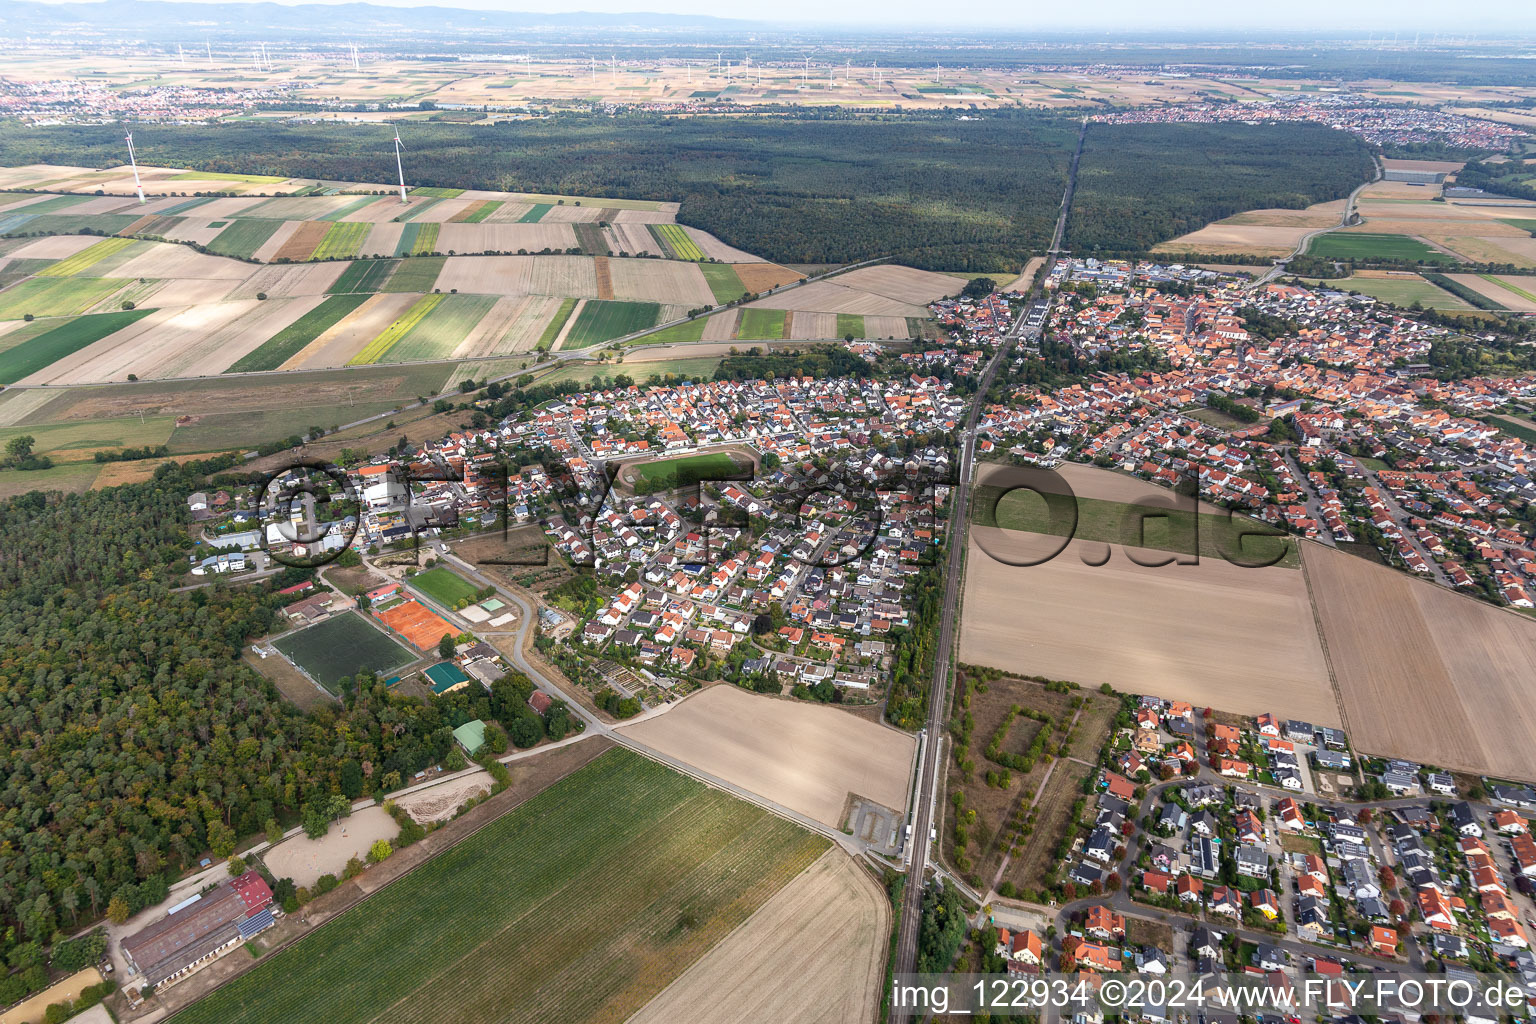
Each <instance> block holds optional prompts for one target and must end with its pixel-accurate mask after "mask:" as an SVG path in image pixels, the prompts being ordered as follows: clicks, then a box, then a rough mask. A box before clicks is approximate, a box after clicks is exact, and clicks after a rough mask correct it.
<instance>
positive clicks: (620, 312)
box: [562, 299, 661, 349]
mask: <svg viewBox="0 0 1536 1024" xmlns="http://www.w3.org/2000/svg"><path fill="white" fill-rule="evenodd" d="M660 315H661V304H660V303H657V302H624V301H619V300H614V299H588V300H587V303H586V305H584V306H582V307H581V312H580V313H578V314H577V316H576V322H575V323H574V324H572V325H571V332H570V333H569V334H567V335H566V336H565V344H564V345H563V346H562V349H573V348H586V347H587V346H588V345H599V344H602V343H603V342H605V341H609V340H611V339H613V338H620V337H623V336H624V335H626V334H632V333H634V332H635V331H642V330H644V329H645V328H647V327H654V326H655V325H656V318H657V317H658V316H660Z"/></svg>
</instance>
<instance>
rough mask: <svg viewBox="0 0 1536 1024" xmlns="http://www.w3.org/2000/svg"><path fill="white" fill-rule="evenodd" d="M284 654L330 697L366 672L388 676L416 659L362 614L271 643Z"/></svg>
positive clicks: (339, 617)
mask: <svg viewBox="0 0 1536 1024" xmlns="http://www.w3.org/2000/svg"><path fill="white" fill-rule="evenodd" d="M272 646H273V647H276V648H277V649H278V650H279V651H281V652H282V653H283V655H284V656H285V657H286V658H288V660H289V661H291V662H293V663H294V664H295V665H297V666H298V667H299V668H300V669H302V670H304V671H305V672H307V673H308V674H309V676H310V678H312V679H313V680H314V681H315V682H317V683H319V684H320V685H321V686H323V687H325V688H326V689H327V690H329V691H330V692H331V693H332V694H338V695H339V694H340V693H341V690H340V689H339V688H338V683H339V682H340V680H341V679H342V677H344V676H353V675H356V674H357V673H358V672H361V671H363V670H364V669H369V670H371V671H372V672H374V674H376V675H378V676H381V677H383V676H387V675H389V674H390V673H391V672H392V671H393V670H395V669H397V668H400V667H401V666H403V665H409V664H410V663H411V662H413V661H415V660H416V655H415V654H413V653H412V652H410V651H408V650H406V649H405V648H404V647H402V646H401V645H400V644H398V643H396V642H395V640H394V639H393V638H391V637H390V636H389V635H388V634H387V633H384V632H383V631H382V630H380V629H379V628H378V627H377V626H375V625H373V624H372V623H371V622H369V621H368V620H367V619H366V618H364V617H363V616H362V615H359V614H357V613H355V612H344V613H342V614H341V615H335V616H332V617H331V618H329V619H326V620H324V621H323V622H319V623H316V624H315V625H313V626H308V627H306V628H304V629H301V630H299V631H297V632H295V633H289V634H288V635H287V636H285V637H282V638H280V639H278V640H275V641H273V643H272Z"/></svg>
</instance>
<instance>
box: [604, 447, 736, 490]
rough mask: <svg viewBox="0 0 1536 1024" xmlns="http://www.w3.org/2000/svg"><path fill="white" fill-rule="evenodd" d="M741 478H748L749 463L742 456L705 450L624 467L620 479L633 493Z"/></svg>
mask: <svg viewBox="0 0 1536 1024" xmlns="http://www.w3.org/2000/svg"><path fill="white" fill-rule="evenodd" d="M738 460H739V461H738ZM631 478H633V480H632V482H631ZM741 478H745V479H748V480H750V479H751V478H752V466H751V464H750V463H749V462H747V460H746V459H745V458H744V457H743V456H733V455H731V453H729V452H705V453H704V454H702V455H685V456H683V457H682V458H678V459H662V460H661V461H659V462H646V463H643V464H641V465H639V466H635V467H633V468H626V469H625V470H624V471H623V475H622V477H621V481H622V482H624V483H625V484H628V485H629V486H631V487H633V489H634V492H635V493H636V494H654V493H655V492H657V491H670V490H674V489H676V488H678V487H688V486H691V485H693V484H695V483H697V482H698V481H700V480H734V479H741Z"/></svg>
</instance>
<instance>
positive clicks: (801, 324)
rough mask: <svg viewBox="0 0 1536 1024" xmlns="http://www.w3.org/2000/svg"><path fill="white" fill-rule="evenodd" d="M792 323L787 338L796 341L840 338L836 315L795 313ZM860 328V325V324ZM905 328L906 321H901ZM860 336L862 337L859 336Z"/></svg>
mask: <svg viewBox="0 0 1536 1024" xmlns="http://www.w3.org/2000/svg"><path fill="white" fill-rule="evenodd" d="M794 316H795V319H794V323H793V325H792V326H791V328H790V331H789V336H790V337H791V338H794V339H796V340H809V339H812V338H840V337H842V335H841V334H839V333H837V322H838V320H840V319H841V317H839V316H838V315H837V314H836V313H796V314H795V315H794ZM860 326H861V327H862V326H863V325H862V323H861V324H860ZM902 326H903V328H905V326H906V321H905V320H903V321H902ZM860 336H862V335H860Z"/></svg>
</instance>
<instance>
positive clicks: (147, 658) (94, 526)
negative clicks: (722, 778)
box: [0, 464, 536, 956]
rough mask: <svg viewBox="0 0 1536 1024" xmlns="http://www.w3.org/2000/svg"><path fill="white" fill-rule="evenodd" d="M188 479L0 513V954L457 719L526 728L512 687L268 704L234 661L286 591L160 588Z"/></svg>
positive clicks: (161, 882)
mask: <svg viewBox="0 0 1536 1024" xmlns="http://www.w3.org/2000/svg"><path fill="white" fill-rule="evenodd" d="M195 472H196V467H177V466H175V465H172V464H166V465H165V466H162V467H160V470H159V472H158V473H157V475H156V478H155V480H153V481H152V482H149V483H144V484H134V485H127V486H122V487H116V488H112V489H109V490H103V491H91V492H88V493H85V494H79V495H60V494H57V493H53V494H49V495H47V496H46V497H45V496H44V495H43V494H41V493H39V492H32V493H31V494H27V495H23V496H21V497H19V498H15V499H12V500H10V501H6V502H0V736H3V738H4V748H3V749H4V756H5V774H4V782H3V787H4V788H3V792H0V918H3V921H4V923H5V924H11V923H14V925H15V926H16V927H15V928H13V929H9V930H8V929H7V928H5V927H4V926H3V925H0V933H3V934H4V935H5V936H6V937H5V939H4V940H3V941H4V943H5V945H6V948H0V956H5V955H6V954H7V953H8V947H9V946H10V945H11V944H14V943H16V942H19V941H26V942H40V943H47V942H48V941H49V939H50V937H51V936H53V934H54V932H55V930H56V929H63V930H66V931H67V930H70V929H72V928H74V927H76V926H78V925H80V924H82V923H84V922H85V921H88V920H91V919H94V918H96V917H98V916H100V915H101V914H103V913H106V911H107V907H108V905H109V903H113V901H114V898H116V899H117V900H120V901H121V902H120V903H118V904H117V905H118V906H120V907H122V908H123V909H126V910H128V911H133V910H137V909H139V908H140V907H142V906H145V905H148V904H150V903H153V902H155V901H157V900H158V899H162V898H164V893H165V886H166V881H167V880H168V879H172V878H175V877H177V876H179V874H180V873H181V872H182V871H183V870H184V869H186V868H187V867H189V866H190V865H192V864H194V863H196V861H197V859H198V858H199V857H202V856H205V855H210V854H211V855H212V856H214V857H225V856H228V855H229V854H230V853H231V852H232V851H233V850H234V848H235V846H236V844H237V842H238V841H240V840H241V839H243V838H246V837H249V836H251V835H255V834H259V833H262V832H264V831H266V830H268V829H269V828H271V827H272V824H273V823H274V822H275V823H277V824H280V825H284V826H292V825H294V824H297V823H298V822H299V821H300V820H302V819H303V817H304V810H305V808H306V807H310V808H314V807H318V806H320V805H322V804H326V803H329V802H330V801H331V800H332V798H333V797H334V796H335V795H336V794H341V795H344V796H346V797H348V798H356V797H360V796H363V795H366V794H368V793H372V792H375V791H380V790H383V789H386V788H393V787H395V786H398V785H399V784H400V781H401V780H402V779H408V778H409V777H410V775H411V774H413V773H414V772H416V771H418V770H420V769H422V768H424V767H426V766H428V765H431V764H434V763H437V762H438V761H439V760H441V759H442V758H443V757H444V756H445V755H447V754H448V753H449V751H450V749H451V748H452V733H451V730H452V729H453V727H455V726H457V725H460V724H462V723H463V722H465V721H468V720H470V719H472V718H486V719H492V718H500V719H502V720H503V721H504V722H506V723H507V725H508V729H509V731H512V730H513V729H514V728H516V727H517V726H518V725H520V724H524V723H520V722H518V718H519V713H520V712H521V711H523V710H526V708H525V706H521V701H520V699H518V696H519V694H520V695H521V697H526V696H527V690H526V688H519V687H518V686H516V685H515V683H509V684H508V685H509V686H510V687H511V689H510V690H508V692H507V693H506V694H502V695H501V697H498V695H497V693H496V692H495V691H493V693H492V694H491V695H490V696H486V695H484V694H483V693H481V692H480V691H479V689H478V688H475V693H476V696H474V697H463V695H460V694H454V695H451V696H450V698H448V699H446V700H445V699H439V700H435V701H432V702H430V703H427V702H423V701H421V700H417V699H413V698H406V697H398V696H394V695H392V694H389V693H388V692H387V691H386V690H385V688H384V687H383V686H382V685H380V684H377V683H376V682H375V681H374V680H373V679H372V678H371V677H369V676H366V675H365V676H363V677H361V678H362V682H363V685H362V686H361V687H359V688H358V691H357V692H355V693H353V694H351V695H349V698H348V701H347V703H346V704H345V705H344V706H342V705H326V706H325V707H323V708H322V709H320V710H318V711H316V712H314V713H312V714H308V715H306V714H304V713H302V712H300V711H298V710H297V709H295V708H294V707H293V706H292V705H291V704H288V703H286V702H285V701H284V700H282V698H281V697H280V695H279V694H278V692H277V691H276V689H275V688H274V687H273V686H272V685H271V684H270V683H268V682H267V681H266V680H264V679H262V678H261V677H260V676H258V675H257V674H256V673H255V672H254V671H252V670H251V669H249V668H248V667H246V666H245V665H243V664H242V663H240V662H239V660H238V658H239V655H240V649H241V647H242V646H243V645H244V644H246V643H248V642H249V641H250V639H251V638H252V637H254V636H256V635H259V634H262V633H264V632H267V631H268V630H269V629H270V628H271V627H272V626H273V624H274V623H275V622H276V621H277V620H278V617H279V615H280V612H279V611H278V609H280V608H281V606H282V604H283V603H285V602H286V601H289V600H291V598H288V597H283V596H281V595H279V594H277V593H275V590H276V587H277V584H275V583H274V584H270V585H268V586H266V587H263V586H260V585H254V586H242V587H225V586H213V587H208V588H203V589H198V590H194V591H191V592H188V593H175V592H173V591H172V589H171V588H172V587H173V586H174V585H175V583H176V582H177V581H178V579H179V577H180V574H181V572H182V571H183V570H184V569H185V567H186V561H187V552H188V550H189V549H190V542H189V540H188V538H187V532H186V528H185V518H186V515H187V513H186V495H187V494H188V493H190V492H191V491H194V490H197V489H198V488H199V487H200V486H202V485H201V483H200V480H199V478H198V477H197V476H196V475H195ZM497 685H498V687H502V684H501V683H498V684H497ZM503 689H505V688H503ZM461 697H462V698H463V699H459V698H461ZM514 738H515V739H518V742H522V740H521V739H519V738H518V737H517V734H516V733H514ZM530 741H536V737H531V738H530ZM119 912H121V911H119Z"/></svg>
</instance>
